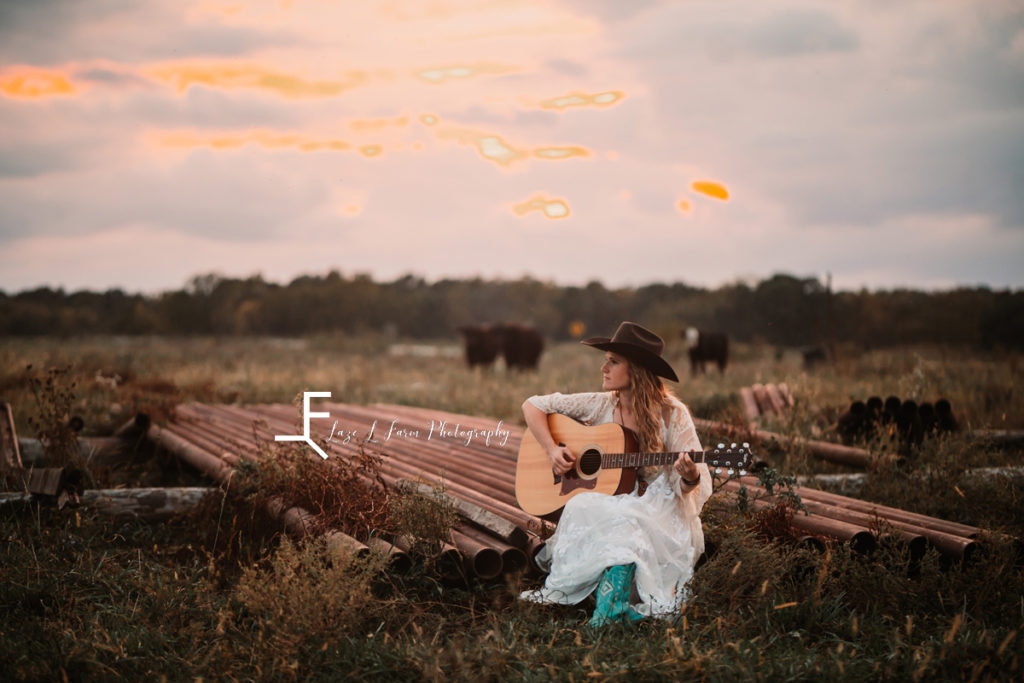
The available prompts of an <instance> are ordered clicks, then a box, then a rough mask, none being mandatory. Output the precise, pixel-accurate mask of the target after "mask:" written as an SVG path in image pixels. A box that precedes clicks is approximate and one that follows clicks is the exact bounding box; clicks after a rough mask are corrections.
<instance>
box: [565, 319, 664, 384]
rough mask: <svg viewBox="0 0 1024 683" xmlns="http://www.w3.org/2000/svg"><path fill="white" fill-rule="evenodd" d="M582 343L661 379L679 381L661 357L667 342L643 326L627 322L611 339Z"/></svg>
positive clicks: (594, 338) (585, 340)
mask: <svg viewBox="0 0 1024 683" xmlns="http://www.w3.org/2000/svg"><path fill="white" fill-rule="evenodd" d="M580 343H581V344H586V345H587V346H593V347H595V348H598V349H601V350H602V351H612V352H613V353H617V354H619V355H621V356H625V357H626V358H628V359H629V360H631V361H633V362H634V363H636V364H637V365H639V366H641V367H645V368H647V369H648V370H650V371H651V372H653V373H654V374H655V375H658V376H659V377H664V378H665V379H670V380H672V381H673V382H678V381H679V378H678V377H677V376H676V373H675V370H673V369H672V366H671V365H669V364H668V363H667V362H666V361H665V359H664V358H662V357H661V352H662V351H663V350H664V349H665V342H664V341H663V340H662V338H661V337H659V336H658V335H656V334H655V333H653V332H651V331H650V330H649V329H647V328H646V327H644V326H643V325H638V324H636V323H631V322H628V321H627V322H624V323H622V324H621V325H619V329H617V330H615V334H614V335H613V336H612V337H611V339H609V338H608V337H591V338H590V339H584V340H583V341H581V342H580Z"/></svg>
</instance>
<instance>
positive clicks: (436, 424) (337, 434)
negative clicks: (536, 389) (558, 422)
mask: <svg viewBox="0 0 1024 683" xmlns="http://www.w3.org/2000/svg"><path fill="white" fill-rule="evenodd" d="M502 425H503V423H502V422H501V421H500V420H499V421H498V423H497V425H496V426H495V428H494V429H475V428H472V427H464V426H462V425H461V424H459V423H455V424H452V423H450V422H448V421H447V420H431V421H430V428H429V429H417V428H415V427H410V426H407V425H405V424H403V423H402V422H401V420H400V419H399V418H397V417H396V418H395V419H393V420H391V422H388V423H381V422H380V421H378V420H374V421H373V425H371V426H370V429H369V430H368V431H367V432H366V436H365V438H363V437H362V436H361V435H360V434H359V430H358V429H347V428H346V427H345V426H344V425H342V424H340V422H339V421H338V420H335V421H334V424H332V425H331V433H330V435H329V436H328V437H327V441H328V443H342V444H347V443H351V442H352V441H364V442H365V443H385V442H387V441H390V440H391V439H393V438H401V439H425V440H427V441H430V440H432V439H450V440H452V441H458V442H460V443H462V444H464V445H466V446H469V445H470V444H472V443H473V441H474V440H476V441H481V442H482V443H483V444H484V445H485V446H490V445H491V444H492V442H493V443H495V444H497V445H499V446H504V445H506V444H507V443H508V437H509V435H510V434H511V433H512V432H511V431H510V430H508V429H503V428H502Z"/></svg>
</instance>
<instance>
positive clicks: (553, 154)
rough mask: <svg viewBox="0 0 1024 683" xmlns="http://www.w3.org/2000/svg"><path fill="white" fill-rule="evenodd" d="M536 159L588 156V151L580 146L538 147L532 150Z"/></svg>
mask: <svg viewBox="0 0 1024 683" xmlns="http://www.w3.org/2000/svg"><path fill="white" fill-rule="evenodd" d="M533 156H535V157H537V158H538V159H569V158H571V157H589V156H590V152H588V151H587V150H585V149H583V148H582V147H539V148H537V149H535V150H533Z"/></svg>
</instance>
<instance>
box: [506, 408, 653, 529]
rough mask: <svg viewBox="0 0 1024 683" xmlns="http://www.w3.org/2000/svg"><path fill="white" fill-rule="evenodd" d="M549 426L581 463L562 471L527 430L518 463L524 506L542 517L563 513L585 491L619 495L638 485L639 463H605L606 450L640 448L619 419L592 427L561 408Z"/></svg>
mask: <svg viewBox="0 0 1024 683" xmlns="http://www.w3.org/2000/svg"><path fill="white" fill-rule="evenodd" d="M548 427H549V428H550V429H551V436H553V437H554V439H555V443H560V444H564V445H566V446H568V447H569V450H571V451H572V452H573V453H575V454H576V466H575V468H574V469H572V470H570V471H569V472H567V473H565V474H564V475H561V476H559V475H556V474H555V473H554V472H553V471H552V470H551V461H550V460H548V455H547V453H545V452H544V449H543V448H541V445H540V443H539V442H538V441H537V439H536V437H534V436H533V433H532V432H531V431H530V430H529V429H527V430H526V431H525V432H524V433H523V440H522V443H521V444H520V446H519V458H518V460H517V462H516V500H517V501H518V502H519V507H521V508H522V509H523V510H524V511H526V512H528V513H530V514H531V515H537V516H538V517H541V516H545V515H551V514H552V513H555V512H558V511H559V510H561V509H562V507H563V506H564V505H565V504H566V503H567V502H569V500H570V499H571V498H573V496H576V495H578V494H580V493H584V492H588V491H594V492H597V493H605V494H610V495H614V494H619V493H629V492H630V491H632V490H633V487H634V485H635V483H636V469H635V468H608V469H604V468H602V467H601V455H602V454H604V453H622V452H630V451H635V450H636V448H637V445H636V438H635V436H634V434H633V432H631V431H630V430H628V429H626V428H625V427H623V426H622V425H620V424H617V423H615V422H609V423H606V424H601V425H594V426H589V427H588V426H587V425H584V424H582V423H580V422H577V421H576V420H574V419H572V418H571V417H566V416H565V415H559V414H558V413H551V414H550V415H548Z"/></svg>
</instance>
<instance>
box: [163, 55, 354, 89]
mask: <svg viewBox="0 0 1024 683" xmlns="http://www.w3.org/2000/svg"><path fill="white" fill-rule="evenodd" d="M148 74H149V76H150V77H151V78H154V79H156V80H157V81H160V82H162V83H165V84H168V85H170V86H172V87H174V88H176V89H177V90H178V92H185V91H186V90H188V89H189V88H190V87H192V86H194V85H204V86H206V87H209V88H214V89H223V90H233V89H243V88H249V89H255V90H268V91H270V92H272V93H274V94H276V95H281V96H283V97H334V96H336V95H339V94H341V93H343V92H345V91H346V90H351V89H352V88H356V87H358V86H360V85H364V84H365V83H366V82H367V81H368V80H369V76H368V75H367V74H366V72H363V71H350V72H348V73H347V74H346V75H345V77H344V78H342V79H338V80H322V81H314V80H308V79H306V78H303V77H301V76H297V75H295V74H290V73H285V72H281V71H274V70H271V69H267V68H264V67H261V66H255V65H251V64H202V63H196V64H168V65H163V66H155V67H152V68H150V69H148Z"/></svg>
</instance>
